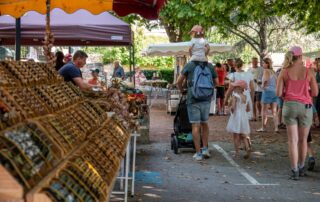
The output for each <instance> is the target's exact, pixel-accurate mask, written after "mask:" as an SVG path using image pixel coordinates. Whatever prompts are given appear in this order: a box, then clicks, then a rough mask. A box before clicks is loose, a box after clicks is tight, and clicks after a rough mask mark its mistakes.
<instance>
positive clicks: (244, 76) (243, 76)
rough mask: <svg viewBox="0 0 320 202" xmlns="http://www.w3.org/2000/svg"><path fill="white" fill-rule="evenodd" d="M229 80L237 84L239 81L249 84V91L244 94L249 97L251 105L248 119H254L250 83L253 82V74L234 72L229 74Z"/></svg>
mask: <svg viewBox="0 0 320 202" xmlns="http://www.w3.org/2000/svg"><path fill="white" fill-rule="evenodd" d="M228 79H229V80H230V81H231V82H235V81H238V80H244V81H245V82H246V83H247V86H248V90H245V91H244V94H245V95H246V96H247V101H248V103H249V108H250V112H247V113H248V118H249V119H251V118H252V117H253V106H252V100H251V95H250V81H253V75H252V74H251V72H234V73H230V74H228Z"/></svg>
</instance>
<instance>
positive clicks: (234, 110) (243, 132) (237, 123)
mask: <svg viewBox="0 0 320 202" xmlns="http://www.w3.org/2000/svg"><path fill="white" fill-rule="evenodd" d="M231 88H232V102H231V107H230V111H231V115H230V118H229V122H228V124H227V131H228V132H230V133H233V141H234V147H235V152H236V153H235V157H239V146H240V142H241V141H244V144H245V149H246V152H247V153H246V155H245V156H244V158H245V159H247V158H249V157H250V152H251V145H250V138H249V135H250V125H249V118H248V112H249V111H250V106H249V102H248V99H247V96H246V95H245V94H244V91H245V90H246V89H247V88H248V87H247V82H246V81H244V80H237V81H235V82H233V83H232V84H231Z"/></svg>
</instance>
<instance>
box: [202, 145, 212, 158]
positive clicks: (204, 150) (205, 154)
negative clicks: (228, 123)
mask: <svg viewBox="0 0 320 202" xmlns="http://www.w3.org/2000/svg"><path fill="white" fill-rule="evenodd" d="M202 156H203V158H205V159H208V158H210V157H211V155H210V152H209V149H207V148H202Z"/></svg>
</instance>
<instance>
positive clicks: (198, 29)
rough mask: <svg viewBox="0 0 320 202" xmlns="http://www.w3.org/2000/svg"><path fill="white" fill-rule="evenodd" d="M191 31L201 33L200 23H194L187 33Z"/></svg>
mask: <svg viewBox="0 0 320 202" xmlns="http://www.w3.org/2000/svg"><path fill="white" fill-rule="evenodd" d="M193 32H199V33H201V34H203V28H202V26H200V25H194V26H193V27H192V29H191V30H190V32H189V34H191V33H193Z"/></svg>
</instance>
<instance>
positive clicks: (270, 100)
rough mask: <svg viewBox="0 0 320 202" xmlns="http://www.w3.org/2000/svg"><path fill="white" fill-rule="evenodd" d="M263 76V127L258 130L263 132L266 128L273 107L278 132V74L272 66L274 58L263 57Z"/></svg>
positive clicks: (275, 130) (275, 129) (276, 131)
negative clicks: (269, 112) (269, 111)
mask: <svg viewBox="0 0 320 202" xmlns="http://www.w3.org/2000/svg"><path fill="white" fill-rule="evenodd" d="M263 68H264V71H263V77H262V89H263V91H262V98H261V103H262V110H261V115H262V120H261V128H260V129H258V130H257V132H263V131H265V130H266V125H267V121H268V116H267V115H268V109H269V107H271V110H272V117H273V123H274V132H275V133H278V132H279V129H278V114H277V107H278V97H277V95H276V85H277V76H276V73H275V72H274V71H273V68H272V60H271V59H270V58H264V59H263Z"/></svg>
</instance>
